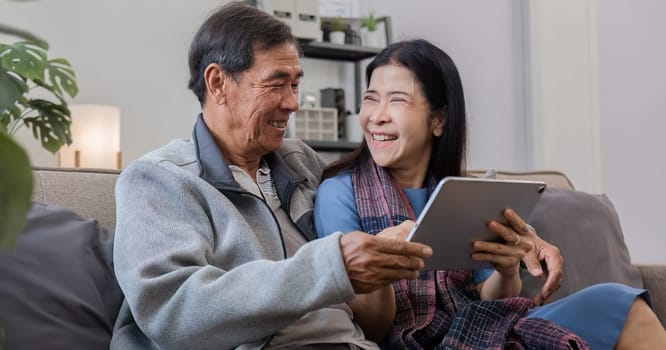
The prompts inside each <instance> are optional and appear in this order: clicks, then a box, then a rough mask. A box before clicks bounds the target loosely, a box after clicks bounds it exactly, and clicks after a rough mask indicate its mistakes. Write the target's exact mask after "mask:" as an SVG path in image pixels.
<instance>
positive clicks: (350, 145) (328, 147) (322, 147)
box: [303, 140, 360, 152]
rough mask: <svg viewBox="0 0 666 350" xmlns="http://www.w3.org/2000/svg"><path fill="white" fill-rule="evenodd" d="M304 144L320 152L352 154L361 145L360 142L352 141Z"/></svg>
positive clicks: (308, 142)
mask: <svg viewBox="0 0 666 350" xmlns="http://www.w3.org/2000/svg"><path fill="white" fill-rule="evenodd" d="M303 142H305V143H306V144H307V145H308V146H310V147H312V149H314V150H315V151H318V152H351V151H353V150H355V149H356V148H357V147H358V146H359V145H360V143H359V142H350V141H316V140H303Z"/></svg>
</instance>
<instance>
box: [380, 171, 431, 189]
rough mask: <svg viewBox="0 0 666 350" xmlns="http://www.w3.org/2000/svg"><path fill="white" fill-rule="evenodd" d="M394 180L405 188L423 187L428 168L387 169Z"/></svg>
mask: <svg viewBox="0 0 666 350" xmlns="http://www.w3.org/2000/svg"><path fill="white" fill-rule="evenodd" d="M386 170H387V171H388V173H389V174H390V175H391V178H392V179H393V181H395V182H397V183H398V184H399V185H400V186H402V187H404V188H422V187H423V182H424V180H425V177H426V169H386Z"/></svg>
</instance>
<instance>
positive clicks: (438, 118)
mask: <svg viewBox="0 0 666 350" xmlns="http://www.w3.org/2000/svg"><path fill="white" fill-rule="evenodd" d="M431 123H432V134H433V135H435V137H440V136H442V134H444V125H445V124H446V108H444V109H442V110H440V111H437V112H435V115H433V117H432V119H431Z"/></svg>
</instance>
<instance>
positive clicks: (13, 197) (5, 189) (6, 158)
mask: <svg viewBox="0 0 666 350" xmlns="http://www.w3.org/2000/svg"><path fill="white" fill-rule="evenodd" d="M31 194H32V172H31V168H30V160H29V159H28V155H27V154H26V153H25V151H24V150H23V149H22V148H21V147H20V146H19V145H18V144H17V143H16V142H14V140H12V138H11V137H10V136H9V135H7V134H6V133H5V132H4V131H2V130H0V249H3V248H11V247H13V246H14V244H15V242H16V237H17V236H18V235H19V233H21V231H22V230H23V228H24V227H25V220H26V215H27V213H28V210H30V206H31V199H30V196H31Z"/></svg>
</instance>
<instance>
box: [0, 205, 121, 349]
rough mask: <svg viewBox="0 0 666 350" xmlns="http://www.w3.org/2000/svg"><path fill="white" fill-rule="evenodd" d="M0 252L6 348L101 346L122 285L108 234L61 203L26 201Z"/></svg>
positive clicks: (1, 320)
mask: <svg viewBox="0 0 666 350" xmlns="http://www.w3.org/2000/svg"><path fill="white" fill-rule="evenodd" d="M27 219H28V221H27V226H26V228H25V230H24V232H23V233H22V234H21V235H20V236H19V237H18V241H17V245H16V247H15V248H14V249H13V250H10V251H2V252H0V281H2V283H0V323H1V324H2V326H3V327H4V330H5V335H6V339H5V341H6V343H5V347H6V349H7V350H12V349H108V348H109V342H110V340H111V332H112V330H113V324H114V322H115V319H116V316H117V313H118V309H119V308H120V304H121V302H122V293H121V291H120V288H119V287H118V284H117V282H116V279H115V275H114V274H113V268H112V262H111V261H112V260H111V258H112V248H113V234H112V233H111V232H110V231H108V230H106V229H105V228H103V227H100V226H99V225H98V224H97V222H96V221H94V220H84V219H82V218H81V217H79V216H78V215H76V214H75V213H74V212H72V211H71V210H69V209H65V208H62V207H57V206H49V205H44V204H40V203H34V204H33V207H32V209H31V211H30V213H29V214H28V218H27Z"/></svg>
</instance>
